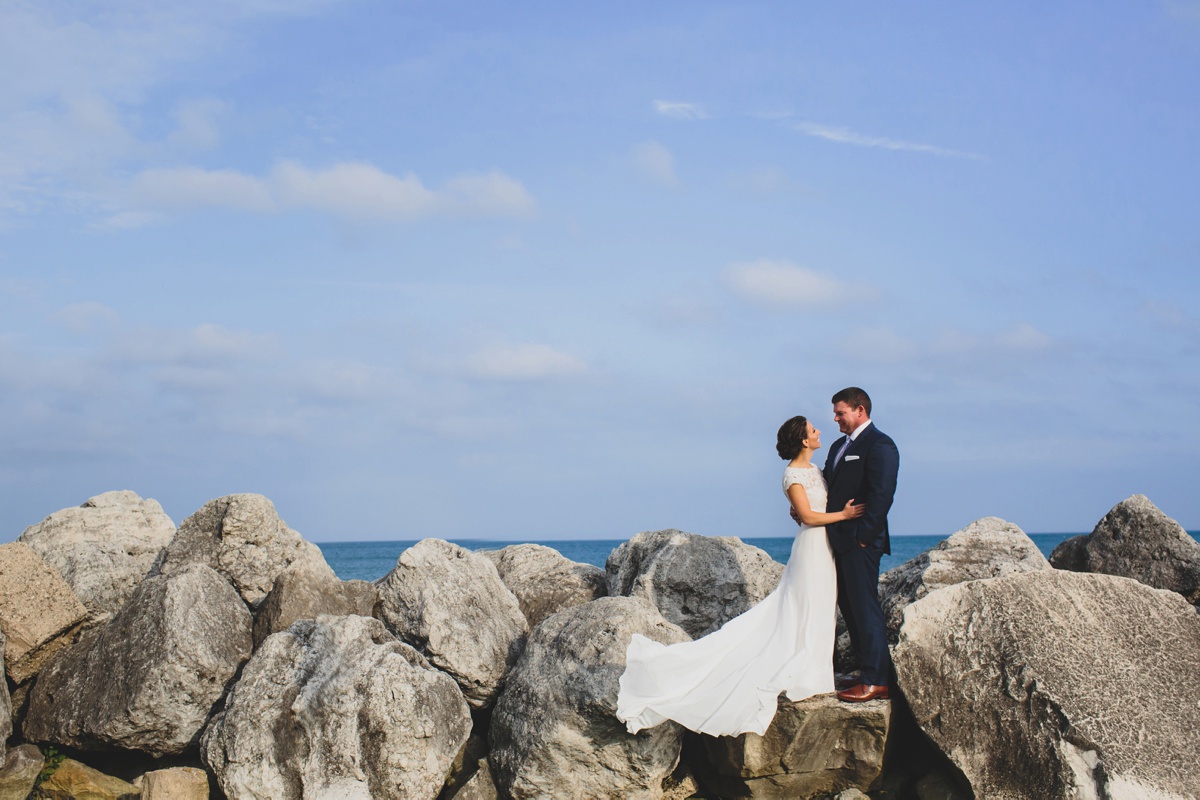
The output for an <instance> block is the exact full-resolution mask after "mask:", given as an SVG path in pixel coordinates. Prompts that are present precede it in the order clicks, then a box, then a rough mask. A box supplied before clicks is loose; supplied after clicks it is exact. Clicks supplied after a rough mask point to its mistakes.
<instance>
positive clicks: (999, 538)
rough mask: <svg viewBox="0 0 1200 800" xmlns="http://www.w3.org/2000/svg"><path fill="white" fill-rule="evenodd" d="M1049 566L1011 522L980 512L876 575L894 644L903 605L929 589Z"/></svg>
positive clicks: (891, 639) (1031, 541) (889, 633)
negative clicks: (951, 532) (960, 528)
mask: <svg viewBox="0 0 1200 800" xmlns="http://www.w3.org/2000/svg"><path fill="white" fill-rule="evenodd" d="M1042 569H1050V562H1049V561H1047V560H1046V557H1045V556H1044V555H1042V551H1041V550H1039V549H1038V546H1037V545H1036V544H1034V543H1033V540H1032V539H1030V538H1029V537H1028V536H1026V535H1025V532H1024V531H1023V530H1021V529H1020V528H1018V527H1017V526H1016V525H1014V524H1012V523H1011V522H1005V521H1004V520H1002V519H1000V518H999V517H984V518H983V519H978V520H976V521H974V522H972V523H971V524H970V525H968V526H967V527H965V528H963V529H962V530H960V531H958V532H956V533H953V534H951V535H950V536H948V537H947V538H946V539H944V540H943V541H941V542H939V543H938V544H937V545H936V546H935V547H933V548H931V549H929V550H926V551H925V552H924V553H921V554H920V555H918V556H916V557H915V558H912V559H909V560H908V561H906V562H905V563H903V564H901V565H900V566H898V567H895V568H894V569H890V570H888V571H887V572H885V573H884V574H883V575H881V576H879V599H880V604H881V605H882V606H883V614H884V619H885V620H886V622H887V630H888V639H889V640H890V641H891V642H892V643H893V644H894V643H895V642H896V637H897V636H898V635H899V633H900V624H901V623H902V622H903V621H904V609H905V608H906V607H908V604H909V603H911V602H913V601H914V600H919V599H920V598H922V597H924V596H925V595H927V594H929V593H930V592H933V591H937V590H938V589H944V588H945V587H947V586H953V585H954V584H956V583H962V582H963V581H973V580H978V579H981V578H999V577H1003V576H1005V575H1015V574H1017V573H1021V572H1033V571H1035V570H1042Z"/></svg>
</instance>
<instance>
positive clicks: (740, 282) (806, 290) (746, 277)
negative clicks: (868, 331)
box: [724, 259, 876, 312]
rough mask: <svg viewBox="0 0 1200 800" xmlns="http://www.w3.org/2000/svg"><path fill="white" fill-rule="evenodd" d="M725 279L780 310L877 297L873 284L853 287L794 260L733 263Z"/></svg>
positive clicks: (829, 306) (818, 308)
mask: <svg viewBox="0 0 1200 800" xmlns="http://www.w3.org/2000/svg"><path fill="white" fill-rule="evenodd" d="M724 280H725V283H726V285H727V286H728V287H729V288H730V289H732V290H733V292H734V293H735V294H737V295H739V296H740V297H742V298H743V299H745V300H748V301H750V302H752V303H754V304H755V305H759V306H763V307H765V308H769V309H773V310H776V311H803V312H814V311H830V310H833V309H834V308H836V307H838V306H840V305H843V304H844V303H845V302H847V301H848V300H850V299H852V298H854V297H860V298H862V299H873V298H874V296H875V294H876V292H875V290H873V289H871V288H869V287H862V286H859V287H851V286H850V285H848V284H846V283H844V282H843V281H841V280H840V279H839V278H837V277H836V276H834V275H830V274H828V273H824V272H817V271H816V270H813V269H809V268H808V267H801V266H799V265H797V264H793V263H792V262H791V261H770V260H767V259H760V260H758V261H751V262H747V263H740V264H730V265H729V266H728V267H727V268H726V270H725V275H724Z"/></svg>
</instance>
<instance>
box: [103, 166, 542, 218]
mask: <svg viewBox="0 0 1200 800" xmlns="http://www.w3.org/2000/svg"><path fill="white" fill-rule="evenodd" d="M131 190H132V197H133V202H134V203H135V204H137V205H139V206H141V207H142V211H140V212H135V213H143V214H144V213H146V212H147V211H151V210H154V211H162V210H176V209H179V210H183V209H198V208H205V207H208V208H233V209H239V210H244V211H259V212H277V211H281V210H285V209H312V210H316V211H324V212H326V213H329V214H332V215H334V216H338V217H342V218H348V219H354V220H409V219H415V218H418V217H421V216H427V215H432V214H445V215H452V216H517V217H519V216H528V215H530V214H532V213H534V211H535V210H536V208H537V204H536V202H535V201H534V199H533V197H532V195H530V194H529V192H528V191H527V190H526V189H525V187H524V186H523V185H522V184H521V183H520V182H519V181H517V180H515V179H513V178H510V177H508V176H507V175H505V174H503V173H501V172H497V171H493V172H489V173H486V174H482V175H479V174H467V175H459V176H457V177H455V178H452V179H450V180H449V181H447V182H446V184H445V186H444V187H443V188H441V189H439V190H431V189H428V188H426V187H425V185H424V184H423V183H422V182H421V180H420V179H419V178H418V177H417V176H416V175H413V174H412V173H409V174H407V175H405V176H403V177H397V176H395V175H391V174H389V173H387V172H384V171H383V170H381V169H379V168H378V167H375V166H373V165H371V164H365V163H358V162H356V163H342V164H335V165H333V166H332V167H329V168H327V169H323V170H313V169H310V168H308V167H305V166H304V165H302V164H298V163H296V162H293V161H285V162H283V163H281V164H279V165H278V166H276V167H275V169H274V170H272V171H271V173H270V174H269V175H268V176H267V177H266V178H257V177H254V176H252V175H247V174H245V173H242V172H238V171H236V170H203V169H198V168H195V167H181V168H175V169H155V170H146V171H145V172H142V173H140V174H139V175H137V176H136V177H135V178H134V179H133V182H132V186H131ZM127 213H128V212H127ZM114 219H115V218H114ZM136 219H137V218H136V217H134V218H133V219H132V220H131V221H135V220H136ZM150 219H152V218H150Z"/></svg>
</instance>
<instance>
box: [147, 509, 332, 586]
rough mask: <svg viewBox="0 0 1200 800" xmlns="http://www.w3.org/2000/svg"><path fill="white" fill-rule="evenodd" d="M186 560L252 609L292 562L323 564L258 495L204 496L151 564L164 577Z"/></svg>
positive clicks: (313, 548)
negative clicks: (219, 578)
mask: <svg viewBox="0 0 1200 800" xmlns="http://www.w3.org/2000/svg"><path fill="white" fill-rule="evenodd" d="M189 564H204V565H205V566H208V567H211V568H212V569H215V570H216V571H217V572H219V573H221V574H222V575H224V576H225V578H226V579H227V580H228V581H229V582H230V583H231V584H233V586H234V588H235V589H237V590H238V593H239V594H240V595H241V596H242V598H243V599H244V600H245V601H246V603H248V604H249V605H250V607H251V608H257V607H258V605H259V603H261V602H262V601H263V600H264V599H265V598H266V596H267V593H269V592H270V591H271V587H272V586H274V584H275V579H276V578H277V577H278V576H279V574H280V573H282V572H283V571H284V570H286V569H288V568H289V567H291V566H292V565H298V566H300V565H306V566H309V567H311V568H313V569H314V570H319V569H320V568H321V567H324V568H325V569H328V568H329V565H328V564H326V563H325V557H324V556H323V555H321V550H320V549H319V548H318V547H317V546H316V545H315V544H313V543H312V542H308V541H305V540H304V538H303V537H301V536H300V534H298V533H296V532H295V531H294V530H292V529H291V528H289V527H288V526H287V525H286V524H285V523H284V521H283V520H282V519H280V518H279V514H278V513H276V511H275V506H274V504H273V503H272V502H271V501H270V500H268V499H267V498H265V497H263V496H262V495H260V494H231V495H228V496H226V497H220V498H217V499H216V500H210V501H209V502H207V503H205V504H204V506H203V507H202V508H201V509H200V510H199V511H197V512H196V513H195V514H192V515H191V516H190V517H188V518H187V519H185V520H184V521H183V522H182V523H181V524H180V526H179V530H178V531H176V533H175V536H174V538H172V539H171V542H170V544H168V545H167V546H166V547H165V548H164V549H163V551H162V552H161V553H160V554H159V557H158V559H157V561H156V562H155V564H154V567H153V568H152V574H162V575H167V574H170V573H171V572H175V571H177V570H179V569H182V568H184V567H186V566H188V565H189Z"/></svg>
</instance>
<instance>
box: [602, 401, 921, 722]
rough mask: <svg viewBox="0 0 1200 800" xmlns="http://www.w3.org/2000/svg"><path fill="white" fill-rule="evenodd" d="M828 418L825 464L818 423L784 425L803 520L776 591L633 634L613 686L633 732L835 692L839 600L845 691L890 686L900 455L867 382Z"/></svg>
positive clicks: (860, 695) (789, 487) (783, 452)
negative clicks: (683, 634)
mask: <svg viewBox="0 0 1200 800" xmlns="http://www.w3.org/2000/svg"><path fill="white" fill-rule="evenodd" d="M833 417H834V420H835V421H836V422H837V425H838V429H839V430H840V431H841V432H842V433H843V434H845V436H843V437H842V438H841V439H838V440H837V441H836V442H834V444H833V446H832V447H831V448H830V449H829V452H828V455H827V456H826V459H825V467H824V469H823V470H822V469H819V468H818V467H817V466H816V465H815V464H813V463H812V457H813V455H814V454H815V452H816V451H817V449H819V448H820V447H821V432H820V431H819V430H817V428H816V427H815V426H813V424H812V423H811V422H809V421H808V420H806V419H805V418H804V417H793V418H792V419H789V420H788V421H787V422H785V423H783V426H782V427H780V429H779V435H778V441H777V444H776V449H777V450H778V452H779V455H780V456H781V457H782V458H784V459H785V460H787V462H788V465H787V467H786V468H785V469H784V471H783V490H784V493H785V494H786V495H787V497H788V500H789V501H790V503H791V507H792V517H793V518H794V519H795V520H796V521H797V522H798V523H800V530H799V532H798V533H797V534H796V539H795V541H794V542H793V543H792V552H791V556H790V557H789V558H788V563H787V566H786V567H785V568H784V570H783V577H782V578H781V579H780V581H779V586H778V587H777V588H776V589H775V591H773V592H772V593H771V594H770V595H768V596H767V597H766V598H765V599H764V600H762V602H760V603H758V604H757V605H756V606H754V607H753V608H751V609H750V610H749V611H746V612H745V613H743V614H741V615H740V616H738V617H735V618H734V619H732V620H730V621H729V622H727V623H726V624H725V625H724V626H723V627H721V629H720V630H717V631H715V632H713V633H711V634H709V635H708V636H705V637H702V638H700V639H696V640H695V641H691V642H682V643H679V644H674V645H663V644H659V643H658V642H655V641H652V640H650V639H647V638H646V637H644V636H641V635H640V634H634V636H633V639H632V640H631V641H630V643H629V648H628V650H627V653H626V668H625V673H624V674H623V675H622V676H621V681H620V692H619V694H618V697H617V717H618V718H619V719H620V720H621V721H623V722H624V723H625V725H626V727H627V728H628V730H629V732H630V733H637V732H638V731H640V730H642V729H643V728H649V727H652V726H654V725H658V724H660V723H662V722H665V721H666V720H668V719H670V720H674V721H676V722H678V723H680V724H681V725H683V726H685V727H687V728H690V729H691V730H694V731H697V732H699V733H706V734H710V735H712V736H736V735H738V734H741V733H746V732H753V733H757V734H762V733H765V732H766V730H767V726H768V725H770V724H771V719H772V718H773V717H774V715H775V709H776V707H777V705H778V700H779V694H780V692H786V693H787V697H788V699H789V700H803V699H804V698H806V697H811V696H813V695H816V694H825V693H828V692H833V691H835V685H834V676H833V647H834V639H835V636H836V629H835V626H836V621H835V612H834V607H835V603H836V606H837V607H839V608H841V611H842V617H843V618H844V619H845V621H846V627H847V628H848V629H849V631H850V641H851V643H852V644H853V646H854V650H855V652H856V653H857V654H858V660H859V661H858V663H859V673H860V677H859V679H858V682H857V683H855V684H854V685H853V686H851V687H849V688H846V689H843V690H842V691H839V692H838V698H839V699H841V700H843V701H845V702H851V703H854V702H863V701H866V700H873V699H876V698H883V699H886V698H887V697H888V682H889V675H890V672H891V659H890V655H889V653H888V647H887V636H886V630H885V625H884V617H883V610H882V608H881V607H880V605H879V597H878V583H879V560H880V558H881V557H882V556H883V555H884V554H885V553H889V552H891V549H890V544H889V540H888V525H887V513H888V509H890V508H891V505H892V498H893V496H894V494H895V491H896V473H897V471H898V470H899V466H900V454H899V451H898V450H897V449H896V444H895V443H894V442H893V441H892V439H891V437H889V436H888V435H887V434H885V433H883V432H882V431H880V430H879V429H878V428H876V427H875V425H874V423H872V422H871V398H870V397H868V396H867V393H866V392H864V391H863V390H862V389H859V388H857V387H853V386H852V387H850V388H847V389H843V390H842V391H840V392H838V393H837V394H835V395H834V396H833ZM827 508H829V509H836V510H834V511H826V509H827Z"/></svg>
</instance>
